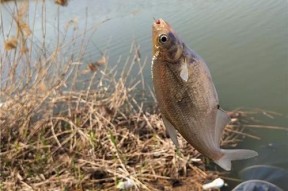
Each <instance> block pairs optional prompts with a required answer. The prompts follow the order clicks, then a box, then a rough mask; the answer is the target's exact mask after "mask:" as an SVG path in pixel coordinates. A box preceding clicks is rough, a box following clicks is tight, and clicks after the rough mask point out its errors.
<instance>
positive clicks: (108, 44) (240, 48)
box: [0, 0, 288, 156]
mask: <svg viewBox="0 0 288 191" xmlns="http://www.w3.org/2000/svg"><path fill="white" fill-rule="evenodd" d="M36 2H39V1H30V6H31V8H30V9H29V12H30V14H31V17H32V15H34V13H35V6H36V4H37V3H36ZM7 7H8V8H7ZM11 7H13V3H10V4H9V3H8V4H6V6H5V7H4V6H2V7H1V12H2V13H1V15H2V21H3V23H4V24H3V26H5V25H7V24H8V23H9V21H10V20H11V15H10V14H9V10H11ZM45 9H46V13H47V18H46V19H47V23H48V26H49V27H48V29H47V34H46V35H47V39H48V40H49V42H50V43H51V46H52V47H53V43H54V42H55V39H54V38H55V31H57V26H65V24H67V23H68V22H69V20H71V19H74V20H77V23H78V27H79V28H84V27H85V26H88V28H89V27H91V28H93V27H94V28H95V31H94V32H93V33H91V35H90V36H89V42H91V43H89V44H88V45H87V49H86V51H85V55H84V57H83V60H86V61H91V60H95V59H97V58H99V55H100V51H99V49H100V50H103V51H104V50H107V51H108V55H109V64H111V65H113V64H115V63H116V62H117V60H119V56H120V55H121V56H122V58H125V56H127V55H128V54H129V51H130V48H131V43H132V42H133V41H134V42H135V41H136V42H137V44H138V45H139V47H140V49H139V50H140V53H141V58H143V59H142V60H144V59H145V58H147V61H148V63H149V64H147V65H146V67H145V68H144V77H145V80H146V83H148V84H151V74H150V62H151V25H152V22H153V18H163V19H164V20H166V21H168V22H169V23H170V24H171V25H172V26H173V28H174V29H175V30H176V31H177V33H178V35H179V36H180V37H181V38H182V39H183V40H184V42H185V43H186V44H187V45H188V46H189V47H191V48H192V49H194V50H195V51H196V52H198V54H200V55H201V56H202V57H203V58H204V60H206V62H207V63H208V66H209V68H210V71H211V74H212V76H213V79H214V83H215V85H216V89H217V91H218V94H219V98H220V103H221V105H222V107H223V108H224V109H226V110H231V109H235V108H239V107H244V108H262V109H264V110H272V111H275V112H279V113H281V114H282V116H281V117H278V118H276V119H271V120H269V119H268V120H267V119H264V118H263V122H262V124H263V125H277V126H285V127H288V1H287V0H269V1H260V0H170V1H167V0H157V1H148V0H124V1H123V0H121V1H117V0H105V1H104V0H103V1H102V0H82V1H81V3H80V1H77V0H71V1H69V3H68V6H67V7H59V8H57V6H56V5H55V4H54V3H53V1H47V2H46V7H45ZM58 15H60V19H58ZM36 16H39V18H40V16H41V6H39V5H38V12H37V13H36ZM103 21H105V22H103ZM102 22H103V23H102ZM35 23H36V24H35V27H34V34H35V35H39V36H41V34H40V33H41V32H40V31H41V19H38V20H37V19H36V21H35ZM60 28H61V27H60ZM60 30H61V29H60ZM37 31H39V34H37ZM6 32H7V31H6ZM4 33H5V31H4ZM68 35H69V33H68ZM1 38H3V36H2V37H0V39H1ZM87 38H88V37H87ZM70 49H71V51H72V52H75V53H76V52H77V51H79V47H77V45H76V46H74V47H72V48H71V47H70ZM123 60H125V59H123ZM119 63H120V65H121V62H119ZM119 63H118V64H119ZM120 67H121V66H120ZM254 133H259V134H260V135H261V136H263V140H262V141H261V142H253V141H252V142H248V143H246V144H245V143H244V146H246V147H247V146H250V147H252V148H257V146H259V144H268V143H271V142H272V143H274V142H277V143H281V144H288V143H287V140H288V134H287V133H285V132H284V133H283V132H281V133H279V132H276V131H271V130H267V131H266V130H265V131H256V130H255V131H254ZM251 143H253V144H255V145H253V146H251ZM283 152H288V151H287V150H284V151H283ZM287 156H288V155H287Z"/></svg>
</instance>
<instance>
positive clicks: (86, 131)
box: [0, 1, 255, 190]
mask: <svg viewBox="0 0 288 191" xmlns="http://www.w3.org/2000/svg"><path fill="white" fill-rule="evenodd" d="M61 2H62V1H61ZM16 7H17V9H15V10H14V9H11V16H13V18H14V20H13V22H12V23H11V26H10V27H11V28H13V27H14V29H15V30H14V32H15V33H13V30H11V32H9V34H8V35H7V34H5V35H3V37H4V36H5V37H6V36H8V37H7V39H5V41H4V42H3V43H4V49H3V50H1V51H2V52H1V57H0V62H1V63H2V65H1V76H2V77H1V95H0V98H1V106H0V126H1V145H0V157H1V158H0V159H1V177H0V180H1V183H0V190H115V189H117V188H116V186H117V185H118V186H119V182H122V183H123V182H125V181H129V182H132V183H133V185H134V187H133V189H136V190H177V189H178V190H183V189H184V188H185V186H187V188H189V190H202V189H201V187H202V186H201V185H202V183H204V182H206V181H208V180H212V179H214V178H216V177H218V172H217V171H215V166H213V165H211V164H210V163H209V161H207V160H206V159H205V158H203V156H202V155H200V154H199V153H198V152H197V151H196V150H194V149H193V148H192V147H191V146H190V145H188V144H187V143H186V141H184V140H183V139H182V138H180V144H181V149H180V150H179V151H176V152H175V147H174V145H173V144H172V141H171V140H170V139H169V138H168V137H167V134H166V132H165V129H164V127H163V123H162V121H161V116H160V114H159V112H158V110H157V108H156V107H154V102H153V99H152V98H153V93H151V91H145V90H144V87H145V82H144V80H143V75H141V73H142V70H143V67H144V66H145V64H146V61H144V62H142V61H141V59H140V52H139V47H136V46H134V45H133V46H132V47H134V48H133V49H132V50H131V52H130V53H131V54H130V56H129V57H128V58H127V59H126V62H125V65H126V67H124V69H123V72H122V73H121V74H118V73H117V70H116V68H112V69H111V68H109V63H107V62H108V59H107V57H106V55H105V54H102V57H100V58H99V60H98V61H95V62H94V63H92V64H91V63H90V64H89V63H84V62H83V57H84V55H85V47H86V46H87V42H88V41H89V40H88V41H87V31H94V30H95V28H85V29H84V31H78V29H77V27H75V25H76V24H75V23H74V22H73V20H71V22H69V23H68V24H67V25H66V26H65V27H64V32H63V33H61V34H64V35H63V36H61V35H60V33H59V36H58V38H57V39H56V41H57V43H56V45H55V47H54V50H52V51H51V49H50V51H48V48H47V47H46V46H47V45H46V39H45V34H46V26H45V24H44V25H43V29H42V32H43V36H42V39H41V41H40V43H38V44H35V41H34V35H33V31H34V30H33V28H34V26H33V25H32V26H30V25H28V20H27V17H25V13H26V12H27V4H25V3H24V4H21V5H17V6H16ZM40 8H41V9H42V10H43V22H44V23H45V17H46V12H45V3H43V4H40ZM7 9H9V8H7ZM2 19H3V18H2V15H1V20H2ZM30 19H31V18H30ZM30 22H31V21H30ZM32 23H34V22H32ZM0 28H4V26H0ZM60 28H61V27H60V26H59V29H58V31H60ZM71 28H72V29H71ZM69 30H73V31H74V34H73V35H72V37H71V39H68V37H66V36H65V34H67V31H69ZM88 39H89V38H88ZM76 41H80V42H82V43H81V44H80V46H79V52H78V54H77V55H73V56H72V55H70V57H67V56H66V58H68V59H63V57H64V55H67V52H69V49H68V48H67V47H69V46H71V45H73V44H74V43H75V42H76ZM39 46H40V47H41V48H40V52H39ZM23 47H25V51H23ZM67 49H68V51H64V50H67ZM120 62H122V61H121V60H120ZM35 63H36V64H35ZM92 66H93V67H92ZM133 67H138V70H139V75H137V76H139V79H134V80H129V79H128V76H129V72H130V71H131V70H132V68H133ZM83 83H85V86H83V87H85V88H83V87H81V88H78V87H79V84H83ZM238 113H239V112H238ZM232 114H233V115H235V113H232ZM239 118H240V116H236V117H235V118H234V122H233V124H234V125H233V124H232V125H230V126H228V127H227V128H226V131H225V135H224V138H223V142H222V143H223V145H224V146H225V145H226V146H227V145H230V146H235V145H237V143H238V142H239V141H241V139H242V138H243V136H250V137H253V136H251V135H248V134H245V133H244V132H243V126H242V125H241V123H239ZM253 138H255V137H253ZM195 158H199V159H201V161H197V160H193V159H195Z"/></svg>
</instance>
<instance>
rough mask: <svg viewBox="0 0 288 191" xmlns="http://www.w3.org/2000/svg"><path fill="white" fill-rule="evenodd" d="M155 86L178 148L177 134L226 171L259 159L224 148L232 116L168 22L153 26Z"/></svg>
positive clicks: (201, 62) (204, 70)
mask: <svg viewBox="0 0 288 191" xmlns="http://www.w3.org/2000/svg"><path fill="white" fill-rule="evenodd" d="M152 55H153V56H152V64H151V67H152V68H151V70H152V81H153V86H154V91H155V97H156V100H157V102H158V106H159V109H160V113H161V116H162V120H163V124H164V126H165V128H166V130H167V132H168V134H169V136H170V138H171V139H172V142H173V143H174V144H175V146H176V147H177V148H179V143H178V139H177V132H179V133H180V134H181V135H182V136H183V138H184V139H185V140H186V141H187V142H188V143H189V144H190V145H192V146H193V147H194V148H195V149H196V150H198V151H199V152H200V153H201V154H203V155H204V156H206V157H208V158H210V159H212V160H213V161H214V162H215V163H216V164H217V165H219V166H220V167H221V168H223V169H224V170H227V171H230V170H231V161H233V160H242V159H248V158H252V157H255V156H257V155H258V153H257V152H256V151H253V150H248V149H221V148H220V141H221V137H222V134H223V131H224V128H225V126H226V125H227V124H228V123H229V122H230V117H229V116H228V115H227V114H226V112H225V111H224V110H223V109H222V108H221V107H220V105H219V99H218V94H217V91H216V88H215V86H214V83H213V80H212V77H211V74H210V71H209V69H208V66H207V64H206V63H205V61H204V60H203V59H202V58H201V57H200V56H199V55H198V54H197V53H196V52H195V51H193V50H192V49H190V48H189V47H187V46H186V44H185V43H184V42H183V41H182V40H181V39H180V38H179V37H178V36H177V35H176V33H175V31H174V29H173V28H172V27H171V26H170V25H169V24H168V23H167V22H166V21H164V20H163V19H161V18H160V19H157V20H156V19H154V22H153V25H152Z"/></svg>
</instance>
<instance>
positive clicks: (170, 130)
mask: <svg viewBox="0 0 288 191" xmlns="http://www.w3.org/2000/svg"><path fill="white" fill-rule="evenodd" d="M163 123H164V125H165V127H166V130H167V132H168V134H169V136H170V138H171V139H172V142H173V143H174V145H175V146H176V147H177V148H179V143H178V139H177V131H176V129H175V127H174V126H173V125H172V124H171V123H170V122H169V121H168V120H167V119H166V118H165V117H164V116H163Z"/></svg>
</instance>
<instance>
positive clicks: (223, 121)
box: [215, 109, 230, 143]
mask: <svg viewBox="0 0 288 191" xmlns="http://www.w3.org/2000/svg"><path fill="white" fill-rule="evenodd" d="M229 122H230V117H229V116H228V115H227V114H226V113H225V112H224V111H223V110H221V109H218V110H217V115H216V127H215V141H216V143H220V141H221V137H222V133H223V130H224V128H225V126H226V125H227V124H228V123H229Z"/></svg>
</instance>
